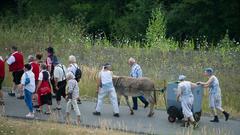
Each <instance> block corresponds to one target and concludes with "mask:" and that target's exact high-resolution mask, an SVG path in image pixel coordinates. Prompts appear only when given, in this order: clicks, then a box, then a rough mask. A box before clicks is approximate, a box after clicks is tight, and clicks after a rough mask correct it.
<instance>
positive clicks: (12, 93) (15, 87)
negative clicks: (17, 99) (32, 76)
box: [8, 72, 17, 97]
mask: <svg viewBox="0 0 240 135" xmlns="http://www.w3.org/2000/svg"><path fill="white" fill-rule="evenodd" d="M12 78H13V86H12V90H11V91H10V92H9V93H8V95H9V96H12V97H14V96H15V95H16V94H15V92H16V89H17V85H16V83H15V78H16V77H15V72H12Z"/></svg>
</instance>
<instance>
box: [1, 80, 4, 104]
mask: <svg viewBox="0 0 240 135" xmlns="http://www.w3.org/2000/svg"><path fill="white" fill-rule="evenodd" d="M2 83H3V78H0V104H4V101H3V92H2Z"/></svg>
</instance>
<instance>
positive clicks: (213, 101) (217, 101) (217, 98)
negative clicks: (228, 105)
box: [209, 93, 222, 109]
mask: <svg viewBox="0 0 240 135" xmlns="http://www.w3.org/2000/svg"><path fill="white" fill-rule="evenodd" d="M209 107H210V108H211V109H215V108H221V107H222V98H221V95H219V94H211V93H210V94H209Z"/></svg>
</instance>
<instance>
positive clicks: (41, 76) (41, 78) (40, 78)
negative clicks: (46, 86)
mask: <svg viewBox="0 0 240 135" xmlns="http://www.w3.org/2000/svg"><path fill="white" fill-rule="evenodd" d="M44 71H47V70H42V71H41V72H40V73H39V76H38V80H40V81H42V80H43V72H44ZM47 73H48V80H50V74H49V72H48V71H47Z"/></svg>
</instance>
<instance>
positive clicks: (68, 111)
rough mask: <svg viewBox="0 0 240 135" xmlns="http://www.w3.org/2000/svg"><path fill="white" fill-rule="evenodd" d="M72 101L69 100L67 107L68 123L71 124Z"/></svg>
mask: <svg viewBox="0 0 240 135" xmlns="http://www.w3.org/2000/svg"><path fill="white" fill-rule="evenodd" d="M71 104H72V100H71V99H69V100H68V102H67V106H66V123H67V124H69V123H70V111H71Z"/></svg>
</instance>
